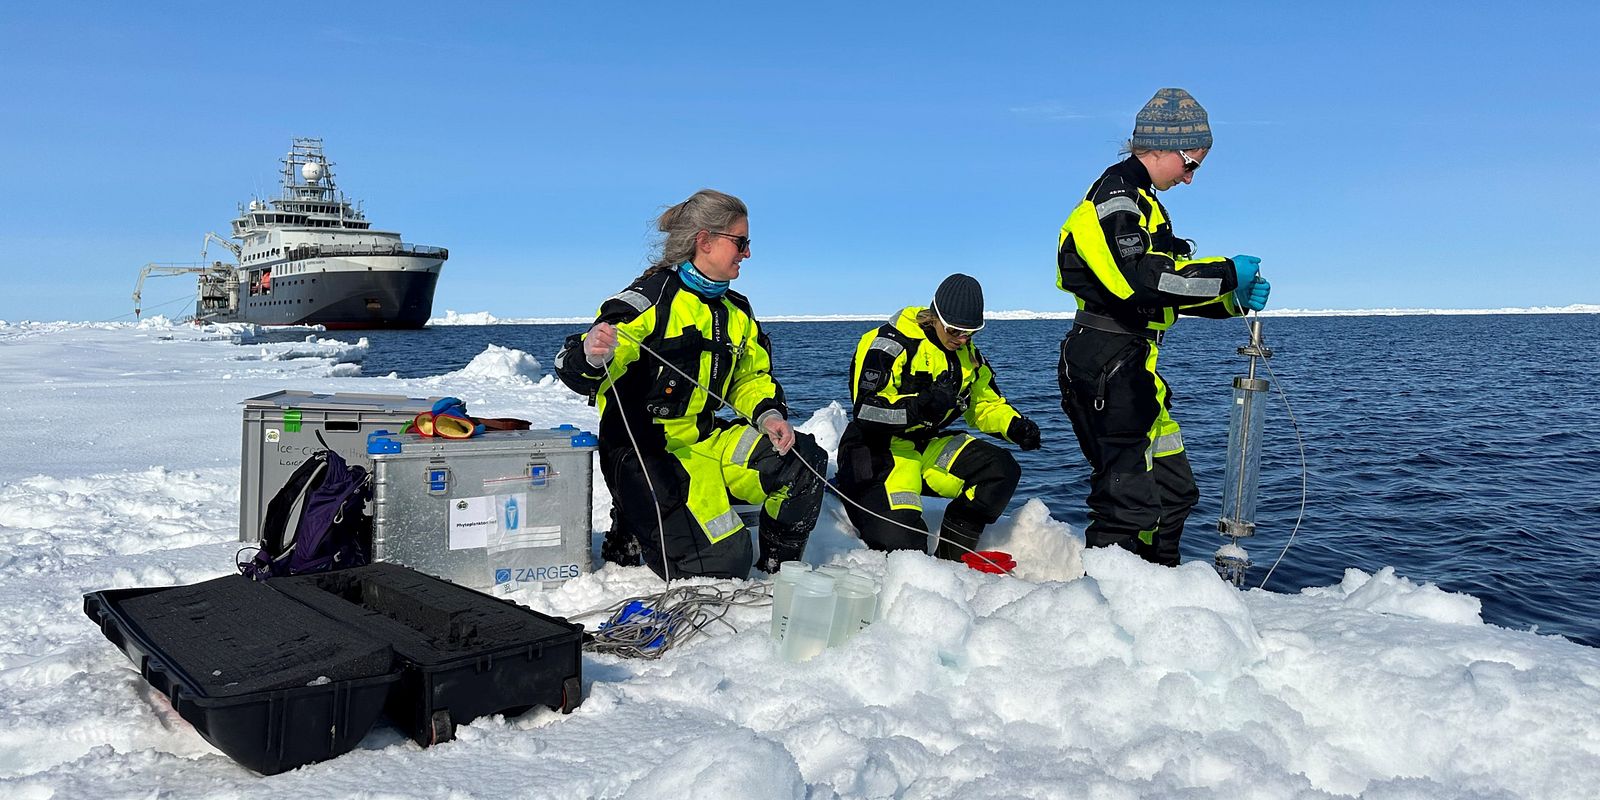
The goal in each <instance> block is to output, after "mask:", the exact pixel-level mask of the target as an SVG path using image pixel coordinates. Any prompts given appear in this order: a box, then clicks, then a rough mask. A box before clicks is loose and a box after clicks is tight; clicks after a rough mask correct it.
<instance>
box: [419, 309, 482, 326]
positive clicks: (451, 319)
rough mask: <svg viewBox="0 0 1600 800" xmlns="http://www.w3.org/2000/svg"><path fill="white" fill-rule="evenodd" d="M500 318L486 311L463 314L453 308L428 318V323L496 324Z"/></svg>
mask: <svg viewBox="0 0 1600 800" xmlns="http://www.w3.org/2000/svg"><path fill="white" fill-rule="evenodd" d="M499 323H500V320H499V318H498V317H496V316H495V315H493V314H490V313H489V312H487V311H468V312H466V313H465V314H463V313H459V312H457V311H456V310H455V309H453V308H451V309H446V310H445V312H444V316H442V317H434V318H433V319H430V320H428V324H429V325H498V324H499Z"/></svg>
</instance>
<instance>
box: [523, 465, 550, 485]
mask: <svg viewBox="0 0 1600 800" xmlns="http://www.w3.org/2000/svg"><path fill="white" fill-rule="evenodd" d="M548 483H550V465H549V464H529V465H528V485H530V486H544V485H546V484H548Z"/></svg>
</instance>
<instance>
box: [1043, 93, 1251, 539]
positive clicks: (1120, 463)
mask: <svg viewBox="0 0 1600 800" xmlns="http://www.w3.org/2000/svg"><path fill="white" fill-rule="evenodd" d="M1210 150H1211V126H1210V124H1209V121H1208V120H1207V118H1206V112H1205V109H1203V108H1201V107H1200V104H1199V103H1197V102H1195V99H1194V98H1193V97H1191V96H1189V93H1188V92H1186V91H1184V90H1182V89H1162V90H1160V91H1158V92H1156V95H1155V97H1153V98H1151V99H1150V102H1148V103H1146V104H1145V106H1144V108H1143V109H1142V110H1141V111H1140V112H1139V114H1138V116H1137V117H1136V118H1135V120H1134V128H1133V138H1132V139H1130V140H1129V141H1128V144H1127V147H1126V149H1125V152H1126V153H1127V156H1128V157H1127V158H1126V159H1124V160H1123V161H1121V162H1119V163H1117V164H1114V165H1112V166H1111V167H1110V168H1109V169H1107V170H1106V171H1105V173H1104V174H1102V175H1101V176H1100V178H1099V179H1098V180H1096V181H1095V182H1094V184H1093V185H1092V186H1090V187H1089V191H1088V193H1087V194H1086V195H1084V198H1083V200H1082V201H1081V202H1079V203H1078V205H1077V207H1076V208H1074V209H1073V210H1072V214H1071V215H1070V216H1068V217H1067V221H1066V224H1064V225H1062V226H1061V237H1060V240H1059V249H1058V250H1057V254H1056V264H1057V272H1056V285H1057V286H1058V287H1060V288H1061V289H1064V290H1066V291H1068V292H1071V293H1072V294H1074V295H1076V296H1077V300H1078V311H1077V314H1076V316H1075V317H1074V321H1073V326H1072V330H1071V331H1069V332H1068V333H1067V336H1066V338H1065V339H1064V340H1063V341H1062V342H1061V361H1060V366H1059V375H1058V378H1059V380H1060V383H1061V407H1062V408H1063V409H1065V410H1066V412H1067V416H1068V417H1069V418H1070V419H1071V420H1072V430H1073V432H1074V433H1076V434H1077V437H1078V444H1079V446H1080V447H1082V448H1083V454H1084V457H1085V458H1087V459H1088V461H1089V465H1090V467H1091V468H1092V473H1091V475H1090V478H1089V481H1090V490H1089V527H1088V530H1087V531H1085V539H1086V540H1087V544H1088V545H1089V546H1090V547H1098V546H1102V545H1117V546H1120V547H1123V548H1126V549H1128V550H1132V551H1134V552H1135V553H1138V554H1139V555H1140V556H1141V557H1143V558H1144V559H1146V560H1148V561H1153V562H1155V563H1158V564H1166V565H1168V566H1176V565H1177V564H1178V540H1179V538H1180V536H1181V535H1182V534H1183V523H1184V520H1186V519H1187V518H1188V516H1189V510H1190V509H1191V508H1193V507H1194V504H1195V502H1196V501H1198V500H1199V499H1200V493H1199V490H1198V489H1196V488H1195V484H1194V474H1193V472H1192V471H1191V470H1190V468H1189V460H1188V457H1187V456H1185V455H1184V451H1183V435H1182V433H1181V432H1180V431H1179V429H1178V423H1177V422H1176V421H1174V420H1173V419H1172V417H1171V416H1170V414H1169V413H1168V411H1169V408H1170V407H1171V404H1172V401H1171V397H1170V396H1169V394H1168V391H1167V385H1166V383H1165V382H1164V381H1163V380H1162V379H1161V376H1160V375H1159V374H1157V373H1156V357H1157V355H1158V354H1159V353H1160V349H1161V347H1160V345H1161V341H1162V337H1163V336H1164V335H1165V333H1166V331H1167V329H1168V328H1170V327H1171V326H1172V323H1173V322H1175V321H1176V320H1177V318H1178V316H1179V315H1181V314H1188V315H1192V316H1197V317H1210V318H1213V319H1217V318H1226V317H1232V316H1238V315H1240V314H1243V313H1245V312H1246V311H1247V310H1251V311H1260V310H1261V309H1262V308H1264V307H1266V304H1267V293H1268V290H1269V288H1270V287H1269V286H1268V284H1267V282H1266V280H1265V279H1263V278H1261V276H1260V264H1261V259H1259V258H1256V257H1254V256H1234V257H1233V258H1231V259H1229V258H1221V257H1209V258H1199V257H1195V256H1194V255H1193V252H1192V251H1193V243H1192V242H1190V241H1188V240H1185V239H1180V238H1178V237H1177V236H1176V235H1175V234H1174V233H1173V232H1172V223H1171V222H1170V220H1169V219H1168V217H1167V209H1166V207H1165V206H1163V205H1162V204H1161V201H1160V200H1157V199H1156V192H1162V191H1166V190H1168V189H1171V188H1173V187H1174V186H1177V185H1178V184H1180V183H1182V184H1187V183H1190V182H1192V181H1193V180H1194V176H1195V171H1196V170H1198V169H1199V168H1200V165H1201V163H1202V162H1204V161H1205V158H1206V154H1207V153H1209V152H1210Z"/></svg>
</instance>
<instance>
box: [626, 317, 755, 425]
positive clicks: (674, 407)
mask: <svg viewBox="0 0 1600 800" xmlns="http://www.w3.org/2000/svg"><path fill="white" fill-rule="evenodd" d="M655 349H656V352H658V353H660V354H661V357H662V359H663V360H664V361H666V362H667V363H668V364H671V365H672V366H673V367H677V369H672V368H671V367H667V366H660V367H659V368H657V370H656V377H655V381H654V382H653V383H652V384H651V386H650V391H649V393H648V394H646V395H645V409H646V410H647V411H649V412H650V413H651V414H652V415H653V416H656V417H660V418H662V419H676V418H678V417H682V416H684V415H685V414H687V413H689V407H690V405H691V404H692V402H693V400H694V397H695V393H696V392H695V390H696V389H698V388H699V387H697V386H695V385H694V383H693V382H691V381H690V380H689V379H688V378H686V377H684V375H685V374H687V375H692V376H694V378H695V380H697V381H700V382H702V383H704V384H705V385H706V386H710V387H711V388H712V389H713V390H714V391H716V392H717V394H720V395H722V396H724V397H726V396H727V393H728V384H729V383H730V380H731V378H732V375H733V367H734V361H735V358H736V356H737V353H736V350H735V348H732V347H729V346H728V343H727V342H725V341H718V340H716V339H711V338H707V337H706V335H705V334H704V333H702V332H701V331H700V329H699V328H685V329H683V332H682V333H680V334H679V335H677V336H674V337H671V338H667V339H663V340H662V341H661V343H660V344H659V345H657V346H656V348H655ZM702 354H709V355H710V358H709V359H703V358H701V356H702ZM702 362H708V363H707V364H706V366H707V367H708V369H707V371H706V373H704V374H702V373H701V371H700V367H701V364H702ZM679 370H682V373H681V374H680V372H679ZM721 407H722V404H721V403H720V402H718V401H717V400H716V399H714V398H711V397H709V396H707V397H706V399H705V401H704V408H706V409H709V410H711V411H713V412H715V411H716V410H717V409H718V408H721Z"/></svg>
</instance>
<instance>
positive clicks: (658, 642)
mask: <svg viewBox="0 0 1600 800" xmlns="http://www.w3.org/2000/svg"><path fill="white" fill-rule="evenodd" d="M659 616H661V615H660V614H658V613H657V612H655V611H654V610H652V609H650V608H647V607H645V604H644V603H643V602H642V601H639V600H629V601H628V604H627V605H625V606H623V607H622V613H621V614H620V615H618V616H617V621H616V624H617V625H623V624H634V625H638V624H640V623H641V622H645V621H647V620H649V619H650V618H653V617H659ZM610 627H613V625H612V623H610V622H602V623H600V630H605V629H607V628H610ZM656 630H657V629H656V628H654V627H650V626H644V627H643V629H642V632H643V635H644V636H650V634H651V633H654V632H655V631H656ZM666 644H667V634H666V632H665V631H662V632H661V633H658V634H656V635H655V636H653V637H651V639H650V643H649V644H645V645H640V647H639V649H641V650H652V649H655V648H658V647H664V646H666Z"/></svg>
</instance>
